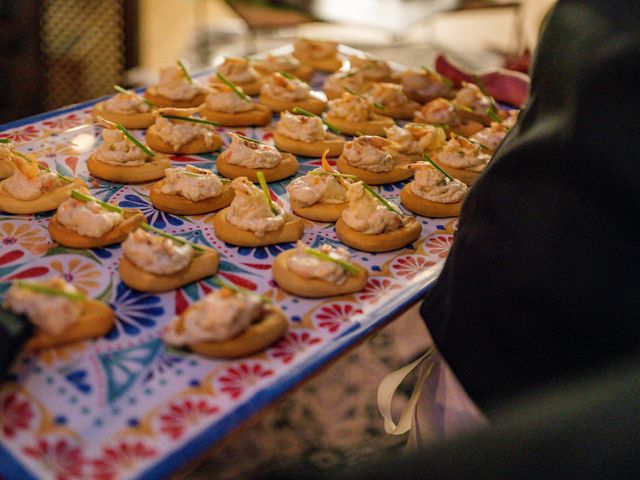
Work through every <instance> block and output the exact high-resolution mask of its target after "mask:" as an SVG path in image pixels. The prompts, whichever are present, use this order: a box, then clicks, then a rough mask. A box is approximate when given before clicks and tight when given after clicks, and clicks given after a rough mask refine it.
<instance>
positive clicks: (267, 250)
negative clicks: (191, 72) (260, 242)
mask: <svg viewBox="0 0 640 480" xmlns="http://www.w3.org/2000/svg"><path fill="white" fill-rule="evenodd" d="M226 245H227V246H228V247H230V248H233V247H234V245H231V244H228V243H227V244H226ZM294 246H295V244H293V243H279V244H277V245H269V246H267V247H255V248H252V247H239V248H238V254H240V255H242V256H243V257H249V256H253V257H254V258H257V259H259V260H264V259H266V258H269V256H272V257H275V256H276V255H278V254H279V253H280V252H284V251H285V250H289V249H291V248H293V247H294Z"/></svg>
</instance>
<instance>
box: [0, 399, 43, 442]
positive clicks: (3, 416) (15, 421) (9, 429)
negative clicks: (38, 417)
mask: <svg viewBox="0 0 640 480" xmlns="http://www.w3.org/2000/svg"><path fill="white" fill-rule="evenodd" d="M34 416H35V414H34V413H33V408H32V407H31V404H30V403H29V402H28V401H27V400H25V399H24V398H21V396H19V394H17V393H15V392H11V393H9V394H8V395H6V396H5V397H4V398H2V400H1V401H0V426H2V433H3V434H4V436H5V437H7V438H13V437H14V436H15V435H16V433H17V432H18V431H19V430H28V429H29V425H30V423H31V420H32V419H33V417H34Z"/></svg>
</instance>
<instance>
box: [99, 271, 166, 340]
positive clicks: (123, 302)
mask: <svg viewBox="0 0 640 480" xmlns="http://www.w3.org/2000/svg"><path fill="white" fill-rule="evenodd" d="M110 306H111V308H112V309H113V310H114V312H116V318H117V322H116V326H115V327H114V328H113V329H112V330H111V331H110V332H109V333H108V334H107V335H106V338H107V339H109V340H115V339H117V338H118V337H119V336H120V335H121V334H125V335H131V336H136V335H138V334H139V333H140V332H141V331H142V329H143V328H150V327H153V326H155V324H156V321H155V319H154V317H158V316H160V315H162V314H163V313H164V308H163V307H162V305H161V301H160V297H159V296H157V295H149V294H146V293H140V292H136V291H134V290H131V289H130V288H129V287H127V286H126V285H125V284H124V283H119V284H118V288H117V291H116V298H115V299H114V301H113V303H111V304H110Z"/></svg>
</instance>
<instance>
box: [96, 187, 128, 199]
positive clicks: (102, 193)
mask: <svg viewBox="0 0 640 480" xmlns="http://www.w3.org/2000/svg"><path fill="white" fill-rule="evenodd" d="M123 188H124V185H119V184H115V183H109V184H101V185H100V186H99V187H97V188H94V189H92V193H93V195H94V196H95V197H96V198H100V199H101V200H102V201H103V202H108V201H109V199H110V198H111V197H113V196H114V195H115V194H116V193H117V192H119V191H120V190H122V189H123Z"/></svg>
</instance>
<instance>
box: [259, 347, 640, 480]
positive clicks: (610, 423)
mask: <svg viewBox="0 0 640 480" xmlns="http://www.w3.org/2000/svg"><path fill="white" fill-rule="evenodd" d="M639 365H640V358H638V357H635V358H633V359H628V360H625V361H622V362H614V364H612V365H610V368H608V369H605V370H603V371H597V372H595V373H594V372H590V373H589V374H588V375H586V376H580V377H579V378H572V379H571V381H570V382H569V383H565V382H558V383H556V384H554V385H548V386H547V387H545V389H544V390H541V391H539V392H538V393H537V394H536V395H535V396H531V397H523V398H518V399H517V401H514V402H512V404H510V405H508V406H506V407H504V408H503V409H500V410H499V411H496V419H495V421H493V422H492V424H491V426H490V428H487V429H483V430H479V431H477V432H474V433H473V434H469V435H464V436H461V437H458V438H453V439H450V440H447V441H445V442H440V443H435V444H432V445H430V446H428V447H427V448H425V449H424V450H420V451H417V452H415V453H412V454H411V455H409V456H403V455H402V454H401V453H400V452H398V453H396V455H395V456H390V455H388V454H382V455H380V456H379V458H377V459H374V460H371V459H367V461H366V462H362V464H361V465H360V466H358V467H356V468H353V469H350V470H345V469H334V470H329V471H326V472H318V471H313V470H311V469H310V468H308V467H304V466H301V467H300V468H299V469H298V470H291V471H288V472H279V473H271V474H270V475H267V476H266V477H265V478H269V479H270V480H276V479H289V480H293V479H303V478H304V479H307V480H310V479H315V480H321V479H322V480H327V479H332V480H338V479H349V480H360V479H366V480H377V479H380V480H396V479H397V480H409V479H414V478H415V479H419V478H424V479H429V480H446V479H451V480H458V479H459V480H473V479H488V478H495V479H501V480H502V479H508V480H524V479H535V480H571V479H580V480H598V479H609V478H610V479H615V480H623V479H629V480H636V479H638V478H640V444H638V441H637V439H638V438H639V437H640V421H639V419H640V367H639Z"/></svg>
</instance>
